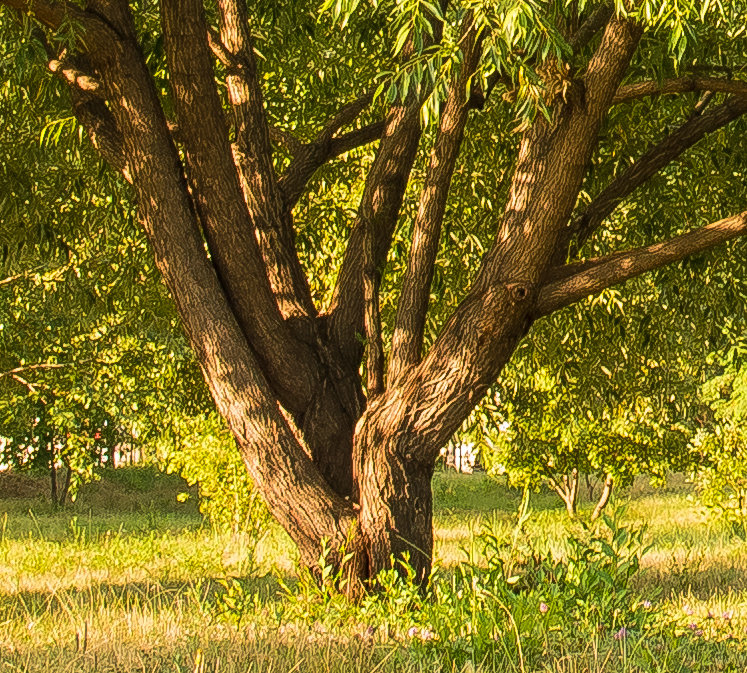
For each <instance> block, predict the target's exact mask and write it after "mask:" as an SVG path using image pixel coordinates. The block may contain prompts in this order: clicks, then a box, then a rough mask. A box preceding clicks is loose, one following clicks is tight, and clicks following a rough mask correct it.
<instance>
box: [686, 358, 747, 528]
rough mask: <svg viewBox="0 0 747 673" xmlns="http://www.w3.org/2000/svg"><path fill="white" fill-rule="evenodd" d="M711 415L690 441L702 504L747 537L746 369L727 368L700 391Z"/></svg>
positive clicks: (741, 367)
mask: <svg viewBox="0 0 747 673" xmlns="http://www.w3.org/2000/svg"><path fill="white" fill-rule="evenodd" d="M703 395H704V397H705V398H706V399H707V400H708V401H709V402H710V407H711V410H712V412H713V415H712V417H711V418H710V422H708V423H707V424H706V425H705V426H704V427H703V428H702V429H701V430H700V431H699V432H698V433H697V435H696V436H695V438H694V439H693V448H694V449H695V451H697V452H698V454H699V457H700V466H699V468H698V469H697V470H695V471H694V475H693V478H694V481H695V484H696V486H697V488H698V491H699V495H700V499H701V502H702V504H703V505H704V506H705V507H706V508H708V509H709V510H711V511H712V512H713V513H715V514H716V515H717V516H719V517H721V518H722V519H724V520H725V521H726V522H727V523H728V524H730V525H731V526H732V528H733V530H734V532H735V533H737V534H738V535H740V536H741V537H747V366H746V365H741V366H736V365H734V366H731V367H729V368H728V369H727V370H726V372H725V373H724V374H723V375H721V376H718V377H716V378H713V379H711V380H710V381H708V383H707V384H706V385H705V386H704V388H703Z"/></svg>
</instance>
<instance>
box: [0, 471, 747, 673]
mask: <svg viewBox="0 0 747 673" xmlns="http://www.w3.org/2000/svg"><path fill="white" fill-rule="evenodd" d="M7 479H8V477H7V475H0V673H3V672H4V671H18V672H22V673H32V672H36V671H39V672H41V671H49V670H55V671H86V672H87V671H121V672H123V673H131V672H132V673H134V672H135V671H143V672H144V671H153V672H155V671H174V672H176V671H190V673H195V672H197V673H207V672H208V671H210V672H213V671H215V672H218V671H222V672H227V673H233V672H237V673H238V672H239V671H241V672H242V673H243V672H246V671H257V672H259V671H277V672H283V673H286V672H287V673H297V672H303V671H309V672H311V671H314V672H316V671H323V672H325V671H326V672H330V673H331V672H333V671H340V672H341V673H342V672H343V671H344V672H345V673H349V672H352V671H367V672H368V671H371V672H373V671H377V672H381V673H393V672H394V671H404V672H405V673H410V672H411V673H416V672H420V671H434V670H435V671H439V670H443V671H448V672H450V673H452V672H453V673H464V672H469V671H480V672H483V671H484V672H488V671H513V670H516V671H521V670H522V666H523V667H524V669H523V670H537V671H557V672H558V673H560V672H566V671H568V672H571V671H573V672H581V671H584V672H585V671H588V672H592V671H594V672H595V673H597V672H602V671H604V672H615V673H616V672H617V671H647V670H651V671H662V672H663V671H667V672H669V671H678V672H680V671H682V672H684V671H734V672H735V673H736V672H737V671H743V670H747V640H745V638H746V637H747V634H746V633H745V628H746V627H747V546H745V544H744V541H742V540H741V539H739V538H735V537H734V536H732V535H731V534H730V533H729V531H728V530H727V529H726V528H725V527H723V526H720V525H719V524H717V523H714V522H713V521H712V520H710V519H709V518H708V517H707V516H706V515H705V513H703V512H702V511H701V510H700V508H699V507H698V506H697V504H696V503H695V502H694V501H693V500H692V497H691V493H690V492H689V490H688V488H687V485H685V484H683V483H682V482H681V481H676V480H675V481H674V482H673V484H672V485H671V486H670V488H669V489H666V490H661V491H653V490H651V489H648V488H645V486H643V485H638V486H637V487H635V488H634V489H631V491H630V492H629V493H627V494H625V495H624V499H625V500H627V509H626V512H625V515H624V516H625V521H626V522H630V523H636V522H638V523H646V524H647V526H648V528H647V532H646V537H645V543H646V544H647V545H650V548H649V550H648V551H647V552H646V554H645V555H644V556H643V558H642V566H643V568H644V570H645V571H644V572H643V573H642V574H640V575H637V576H636V577H635V578H634V579H633V581H632V585H631V587H630V589H631V591H632V592H633V594H632V595H633V600H634V602H636V601H637V602H638V603H640V604H643V601H651V603H652V605H651V607H650V608H646V609H648V610H649V611H650V615H643V617H644V619H643V622H642V623H643V624H644V626H642V627H641V629H640V633H638V632H637V633H638V635H636V637H632V636H631V637H630V638H627V637H626V638H621V639H617V640H616V639H615V638H614V636H613V632H612V631H611V630H607V631H604V630H602V631H600V630H594V629H589V628H587V627H588V624H587V623H586V622H584V621H583V619H581V618H578V617H575V618H574V619H579V620H580V621H578V623H565V622H564V617H565V615H566V614H567V615H568V616H570V615H571V614H576V613H575V612H574V613H572V612H570V611H569V612H567V613H565V612H564V611H563V610H561V609H560V608H557V609H556V607H555V603H551V608H550V611H549V612H548V617H547V619H548V620H549V617H553V616H554V618H556V619H558V620H559V621H557V624H556V626H552V627H551V628H546V629H545V628H544V627H542V628H540V630H537V629H538V626H537V625H538V624H539V625H540V626H542V622H541V620H542V619H545V618H544V617H542V616H541V615H539V613H538V610H537V608H536V607H535V606H538V605H539V602H540V598H539V597H544V596H547V595H549V594H548V593H547V592H548V591H549V588H548V587H546V586H544V585H543V584H542V583H539V584H538V586H535V587H532V589H531V591H530V592H529V593H528V594H527V596H528V598H527V601H526V602H524V603H522V602H521V601H519V602H516V603H515V604H512V606H513V607H512V610H513V612H512V614H511V619H512V620H514V621H513V623H514V626H515V628H516V631H517V632H518V633H519V638H518V640H517V638H516V637H515V633H514V631H513V627H512V626H511V622H510V621H508V617H506V614H508V613H511V611H505V612H504V610H503V608H502V607H501V606H502V605H503V606H504V607H505V605H504V603H500V602H499V603H496V602H495V601H493V602H492V603H490V602H487V603H485V602H483V603H482V604H481V605H482V607H481V608H479V609H478V608H475V607H474V605H473V607H471V608H470V607H469V605H468V601H467V597H464V598H458V597H457V592H456V589H455V591H454V592H452V593H449V592H446V593H445V594H443V601H444V604H443V606H441V605H439V604H435V603H433V604H422V605H421V606H420V610H419V611H418V610H413V609H412V607H411V606H412V605H413V604H414V603H417V599H413V598H412V596H409V595H408V594H407V593H406V590H405V589H403V588H402V587H399V586H393V587H392V589H391V591H390V592H389V594H388V595H387V598H386V600H387V601H388V602H387V603H386V605H385V608H386V609H384V608H382V607H381V601H379V602H378V603H373V602H372V603H370V604H366V605H363V606H361V607H358V608H352V607H351V606H349V605H348V604H344V603H341V602H340V599H339V597H334V596H328V595H321V594H317V593H314V592H315V590H314V589H311V588H309V587H308V586H307V585H304V583H303V582H301V583H300V584H298V585H296V588H295V589H294V591H295V592H296V594H295V596H293V597H292V598H289V597H287V596H283V593H282V591H281V590H280V588H279V585H278V579H277V578H278V577H279V578H281V579H282V578H285V579H286V581H287V578H288V577H289V576H290V575H291V574H292V572H293V567H294V561H293V549H292V545H291V544H290V542H289V541H288V539H287V537H286V536H285V534H284V533H283V532H282V531H280V530H279V529H273V530H271V531H270V532H269V534H268V535H267V536H266V537H265V538H264V539H263V540H261V541H260V542H259V544H258V545H255V542H256V541H254V540H251V539H248V538H247V537H246V536H242V535H230V534H224V533H221V532H219V531H216V530H214V529H212V528H211V527H210V526H209V525H207V524H206V523H205V522H203V520H202V517H201V516H200V514H199V512H198V510H197V508H196V506H195V503H194V498H190V499H189V500H187V502H185V503H180V502H178V501H177V498H176V496H177V494H178V493H179V492H182V491H184V490H187V489H186V486H185V485H184V484H183V483H182V482H180V480H178V478H176V477H174V476H173V475H172V476H169V475H159V474H158V473H155V472H153V471H150V470H142V469H141V470H138V469H130V468H127V469H121V470H117V471H116V472H113V471H109V472H107V473H105V474H104V475H103V479H102V480H101V481H100V482H99V483H98V484H93V485H90V486H88V487H85V488H84V489H83V490H82V492H81V494H80V497H79V499H78V501H77V502H76V503H74V504H73V505H72V506H71V507H69V508H68V509H65V510H54V509H53V508H52V507H51V506H49V505H48V504H47V502H46V501H45V500H44V497H43V489H44V487H45V484H44V483H43V482H41V481H39V480H33V479H31V480H23V483H21V482H19V481H17V480H16V481H14V482H13V483H10V482H9V481H8V480H7ZM11 496H12V497H11ZM434 496H435V503H436V515H435V531H436V549H435V555H436V562H437V565H438V566H439V567H440V568H441V571H440V573H441V576H442V581H443V583H444V586H446V585H448V584H449V582H452V583H454V586H455V587H456V586H457V584H456V582H457V580H456V579H455V578H459V577H460V576H461V574H463V573H464V572H467V571H465V570H464V569H463V568H464V566H460V565H459V564H460V562H462V561H464V560H465V559H466V558H467V553H468V552H469V550H470V549H471V550H472V555H473V560H475V561H476V563H477V566H485V565H486V564H488V566H489V565H490V563H489V560H487V559H486V557H485V556H484V547H483V545H482V544H481V542H480V534H481V533H482V532H483V531H484V530H492V531H493V533H494V534H495V535H496V536H497V537H498V538H501V539H509V538H510V536H511V532H512V531H513V528H514V525H515V520H516V510H517V507H518V504H519V500H520V494H517V493H516V492H514V491H511V490H510V489H508V488H506V487H505V485H502V484H499V483H495V482H492V481H490V480H488V479H486V478H485V476H484V475H482V474H474V475H456V474H454V473H438V474H437V475H436V478H435V480H434ZM589 506H590V505H589V503H585V502H582V511H584V510H586V511H588V508H589ZM532 509H533V514H532V515H531V517H530V519H529V521H528V523H527V525H526V527H525V530H524V533H523V535H522V537H521V539H520V544H521V545H522V546H523V547H524V548H528V547H531V549H533V550H534V552H535V553H536V554H542V553H545V552H548V551H551V552H552V553H554V554H555V555H556V556H558V557H560V556H567V555H568V554H569V552H570V545H569V537H571V536H573V535H578V529H577V528H576V527H574V525H572V524H570V523H569V522H568V521H567V518H566V515H565V512H564V509H563V508H562V507H561V505H560V502H559V500H557V498H555V497H554V496H552V495H550V494H538V495H536V496H534V497H533V499H532ZM476 572H477V571H476ZM232 577H238V578H240V580H239V581H232V580H230V579H229V580H228V581H226V579H227V578H232ZM480 577H482V576H478V575H473V576H472V580H471V581H472V582H473V583H474V582H478V581H483V580H482V579H480ZM459 593H461V590H459ZM476 595H477V594H475V596H476ZM506 596H508V598H506V600H509V599H511V596H510V594H506ZM473 598H474V596H473ZM561 599H563V596H562V595H559V596H556V597H555V598H553V600H561ZM501 600H502V599H501ZM511 600H512V599H511ZM543 600H547V601H550V599H549V598H546V599H543ZM600 600H601V596H600ZM398 601H399V602H398ZM449 601H451V603H449ZM447 604H448V605H447ZM558 605H559V604H558ZM486 606H492V607H490V608H486ZM489 609H492V610H493V611H494V612H495V614H492V615H491V614H487V612H486V610H489ZM637 609H638V612H637V613H636V614H638V615H639V616H640V615H641V610H644V608H637ZM387 610H388V612H387ZM470 610H471V612H470ZM522 610H523V611H524V613H526V614H524V613H523V612H522ZM527 610H528V611H529V612H528V613H527ZM303 611H306V613H305V614H306V615H307V616H306V618H303V619H302V618H299V614H301V613H302V612H303ZM449 611H451V612H449ZM530 613H531V614H530ZM452 617H453V618H452ZM439 619H443V620H445V621H444V623H443V624H441V626H440V627H438V626H434V625H435V624H436V623H437V622H438V620H439ZM500 620H503V621H500ZM426 623H427V624H428V625H429V626H428V627H426ZM499 623H500V624H504V625H508V626H506V627H505V629H503V630H502V631H501V633H500V637H498V636H497V635H495V634H494V631H495V628H496V627H495V624H499ZM553 623H554V622H553ZM455 624H456V626H455ZM547 624H550V621H547ZM486 625H487V626H486ZM491 625H493V626H491ZM430 627H432V628H434V629H437V628H440V629H441V631H440V632H439V633H442V634H446V633H450V634H453V635H452V636H451V637H449V638H446V637H443V638H442V639H440V640H438V641H435V642H429V641H428V639H427V638H421V637H420V636H418V635H415V636H413V635H412V634H413V631H412V629H416V631H415V633H416V634H418V633H420V634H422V633H425V632H426V631H423V630H422V629H426V630H427V628H430ZM486 628H492V629H493V631H491V632H490V633H492V634H493V635H489V636H485V635H484V633H488V631H485V629H486ZM417 629H421V630H420V631H418V630H417ZM455 629H456V630H455ZM465 629H466V630H465ZM470 629H473V630H472V631H471V632H470ZM480 629H483V631H480ZM542 629H544V630H542ZM483 632H484V633H483ZM478 633H483V635H481V636H480V637H479V638H480V639H478V637H477V635H476V634H478ZM491 638H492V639H493V640H491ZM470 648H471V649H470ZM647 650H648V651H647Z"/></svg>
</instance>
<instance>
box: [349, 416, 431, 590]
mask: <svg viewBox="0 0 747 673" xmlns="http://www.w3.org/2000/svg"><path fill="white" fill-rule="evenodd" d="M374 428H375V426H373V428H371V427H364V428H363V431H362V433H361V434H360V435H359V436H358V438H357V444H356V447H355V454H356V455H355V458H356V459H355V469H356V472H355V478H356V483H357V484H358V489H359V492H358V496H359V503H360V514H359V522H360V531H361V537H362V541H363V545H364V546H365V549H366V555H367V561H368V574H369V577H370V578H373V577H375V576H376V574H377V573H378V572H379V571H381V570H384V569H385V568H390V567H391V566H392V560H394V561H395V562H396V561H399V560H405V559H406V560H407V563H409V565H410V566H411V567H412V569H413V570H414V573H415V577H416V579H417V581H419V582H425V581H427V580H428V578H429V576H430V573H431V567H432V562H433V495H432V490H431V479H432V477H433V469H434V466H435V461H418V460H414V459H413V457H414V456H416V455H418V452H419V451H418V450H419V449H422V447H421V446H419V438H418V436H417V435H414V434H409V433H401V432H397V430H396V429H393V428H387V429H385V430H384V431H376V430H375V429H374Z"/></svg>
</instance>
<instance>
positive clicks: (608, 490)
mask: <svg viewBox="0 0 747 673" xmlns="http://www.w3.org/2000/svg"><path fill="white" fill-rule="evenodd" d="M613 485H614V481H613V479H612V475H609V474H608V475H607V476H606V477H605V479H604V487H603V488H602V494H601V495H600V496H599V502H597V506H596V507H595V508H594V511H593V512H592V514H591V520H592V521H596V520H597V519H598V518H599V517H600V516H601V515H602V512H603V511H604V508H605V507H606V506H607V503H609V501H610V496H611V495H612V487H613Z"/></svg>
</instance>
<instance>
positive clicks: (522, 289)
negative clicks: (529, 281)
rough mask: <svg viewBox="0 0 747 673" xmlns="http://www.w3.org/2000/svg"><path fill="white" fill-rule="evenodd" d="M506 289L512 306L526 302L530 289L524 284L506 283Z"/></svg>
mask: <svg viewBox="0 0 747 673" xmlns="http://www.w3.org/2000/svg"><path fill="white" fill-rule="evenodd" d="M506 289H507V290H508V295H509V297H511V301H512V302H513V303H514V304H518V303H519V302H523V301H526V299H527V298H528V297H529V294H530V287H529V286H528V285H525V284H524V283H508V284H507V285H506Z"/></svg>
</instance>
